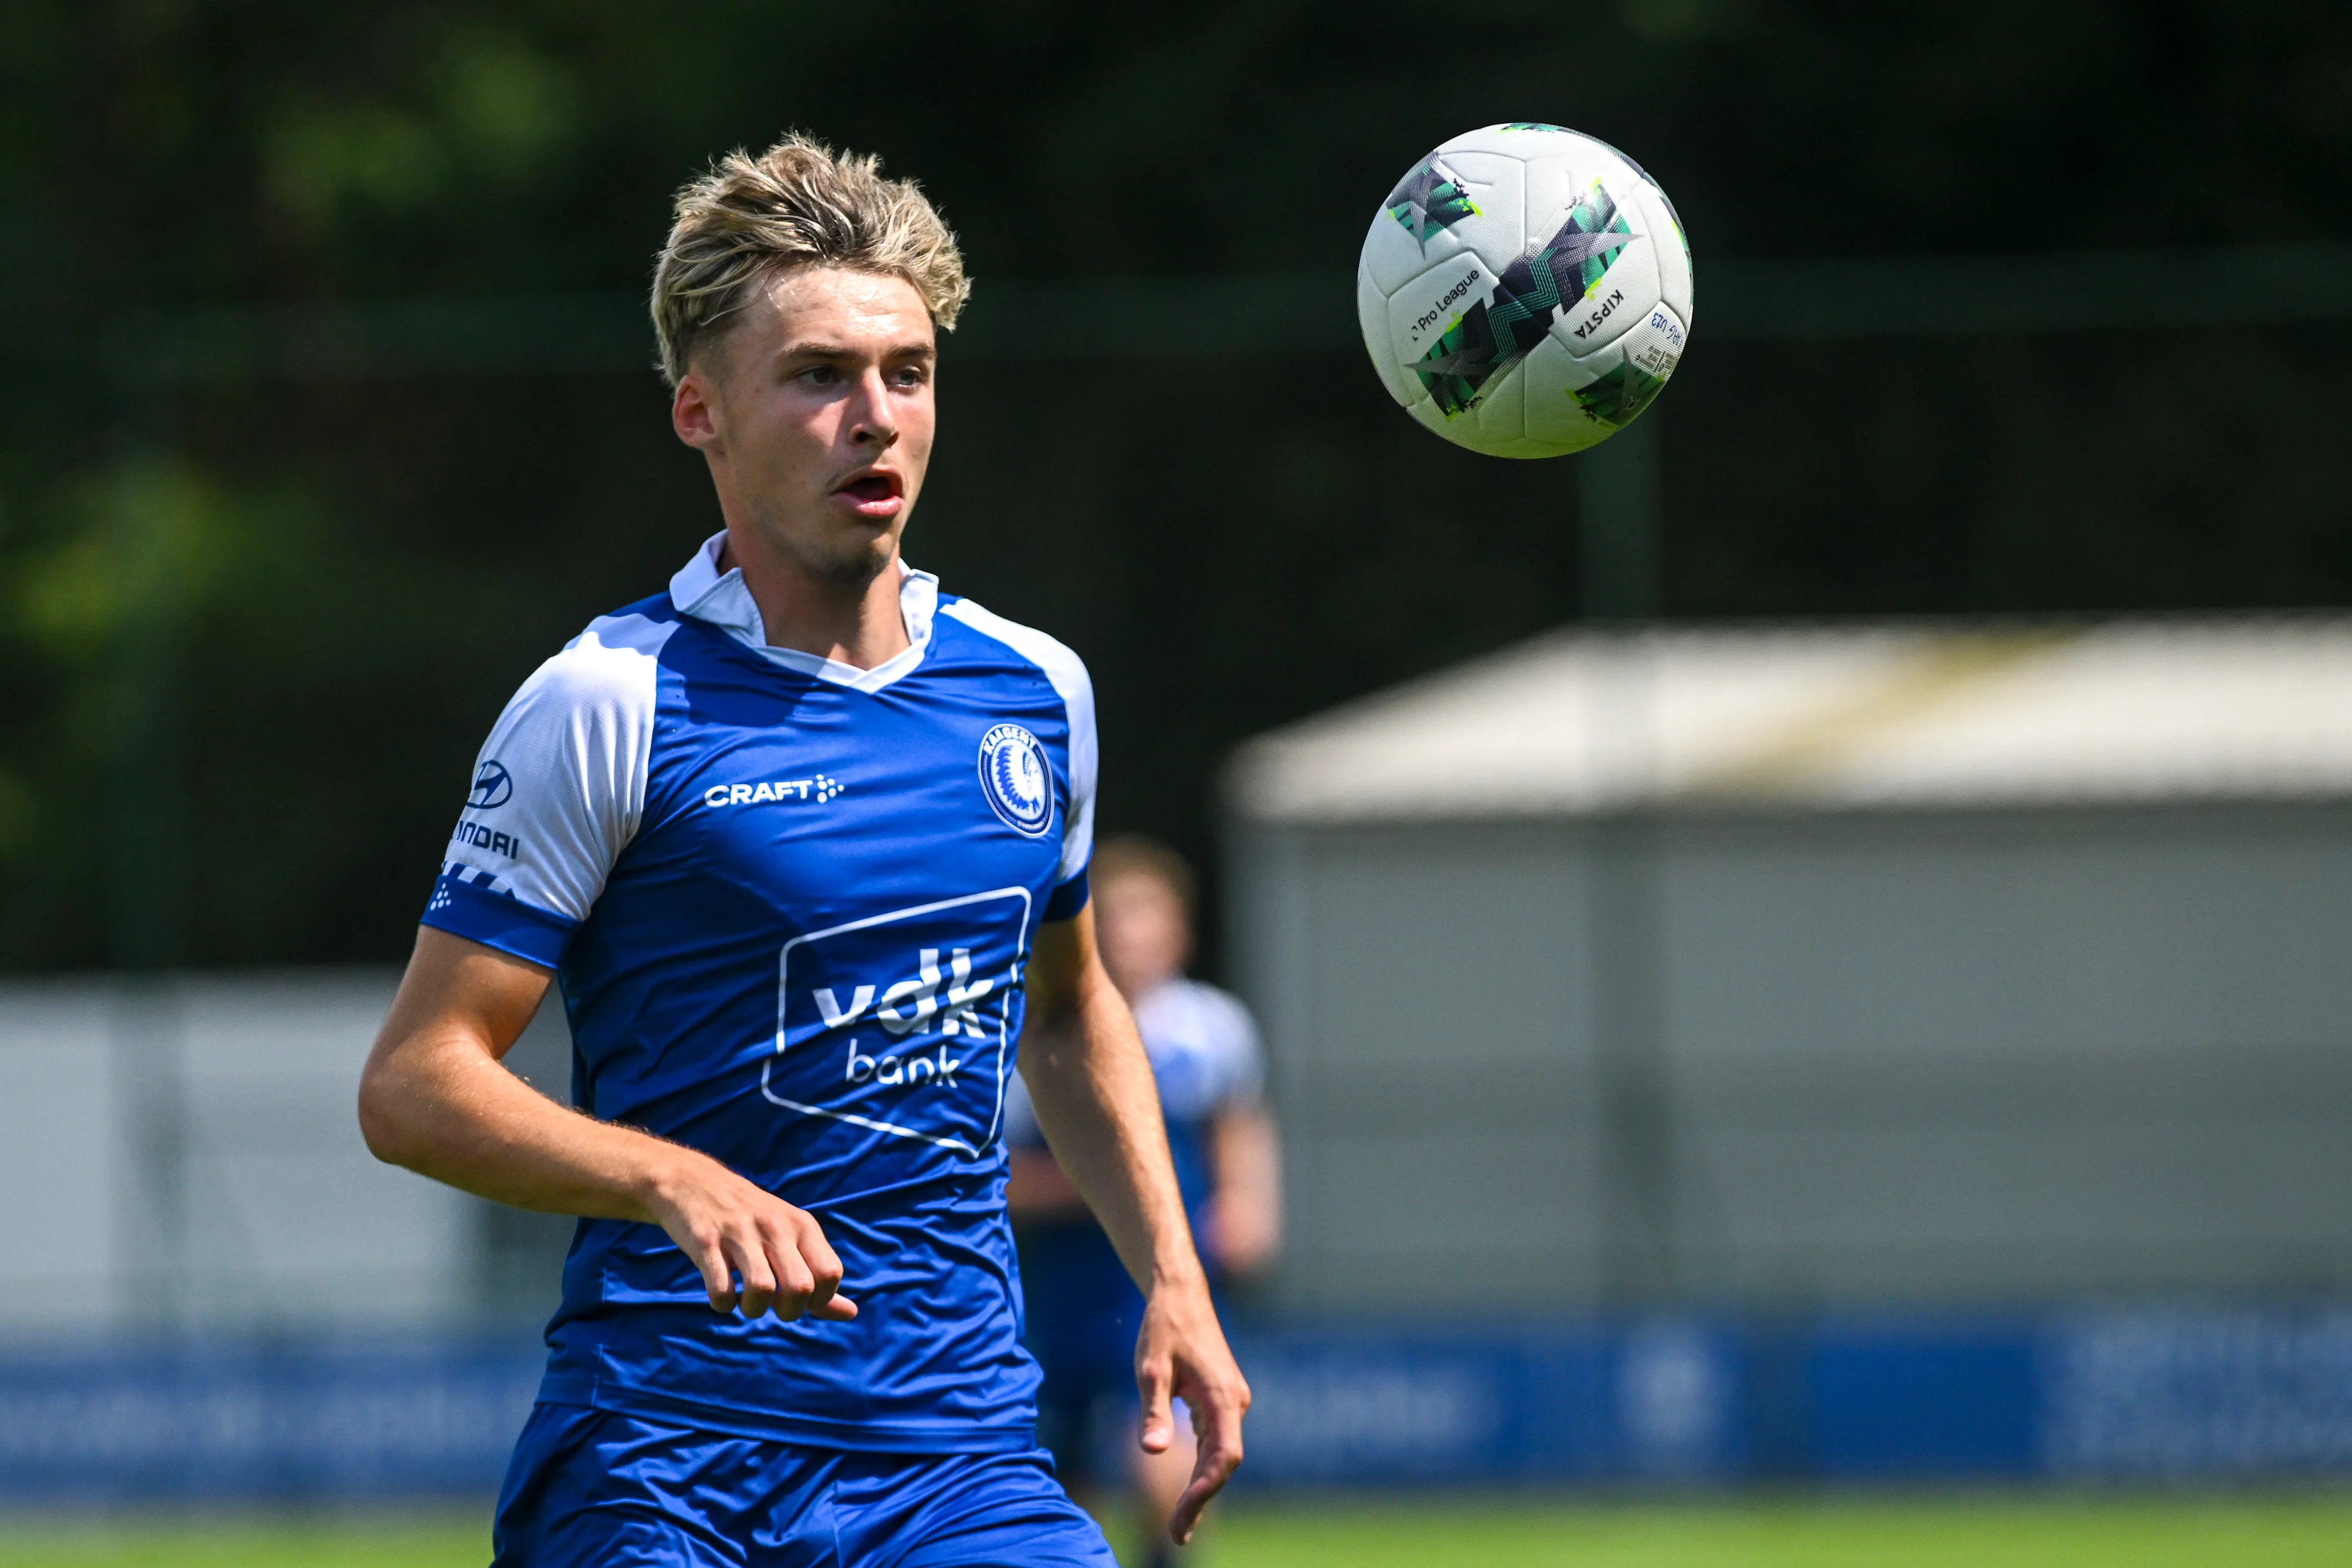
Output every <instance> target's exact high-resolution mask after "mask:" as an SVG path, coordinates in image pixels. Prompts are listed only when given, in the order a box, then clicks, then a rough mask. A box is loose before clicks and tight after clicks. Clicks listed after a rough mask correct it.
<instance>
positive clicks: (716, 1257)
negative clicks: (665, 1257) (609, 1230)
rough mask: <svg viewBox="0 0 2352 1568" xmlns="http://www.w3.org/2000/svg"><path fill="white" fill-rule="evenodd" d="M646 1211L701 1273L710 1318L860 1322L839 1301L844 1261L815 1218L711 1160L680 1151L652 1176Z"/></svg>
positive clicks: (851, 1306) (853, 1307) (852, 1306)
mask: <svg viewBox="0 0 2352 1568" xmlns="http://www.w3.org/2000/svg"><path fill="white" fill-rule="evenodd" d="M646 1206H647V1207H648V1209H649V1210H650V1211H651V1213H652V1215H653V1217H654V1219H655V1220H656V1223H657V1224H659V1225H660V1226H661V1227H662V1229H664V1230H665V1231H667V1232H668V1233H669V1238H670V1239H671V1240H672V1241H675V1242H676V1243H677V1245H678V1249H679V1250H680V1251H682V1252H684V1253H685V1254H686V1255H687V1257H688V1258H691V1259H693V1261H694V1266H695V1267H696V1268H698V1269H700V1270H701V1271H702V1288H703V1289H704V1290H706V1291H707V1292H709V1296H710V1310H712V1311H714V1312H731V1311H734V1310H737V1309H738V1308H740V1310H741V1311H742V1313H743V1316H745V1317H746V1318H757V1317H759V1316H760V1315H761V1314H762V1313H764V1312H768V1311H771V1310H772V1311H773V1312H774V1313H775V1314H776V1316H777V1317H778V1318H780V1319H782V1320H783V1321H785V1322H791V1321H793V1319H795V1318H799V1317H802V1316H803V1315H806V1316H808V1317H812V1318H822V1319H824V1320H826V1321H831V1322H847V1321H849V1320H850V1319H852V1318H854V1317H856V1316H857V1303H856V1302H855V1301H852V1300H850V1299H849V1298H848V1297H846V1296H844V1295H841V1294H839V1293H838V1292H839V1289H840V1286H841V1259H840V1258H838V1257H836V1256H835V1254H834V1250H833V1247H832V1245H831V1244H830V1243H828V1242H827V1241H826V1240H825V1239H824V1228H823V1227H822V1226H819V1225H818V1224H817V1222H816V1216H815V1215H812V1214H810V1213H809V1212H808V1211H807V1210H806V1209H797V1208H794V1207H793V1205H790V1204H788V1203H786V1202H784V1200H783V1199H782V1198H780V1197H777V1196H776V1195H775V1194H773V1193H770V1192H767V1191H764V1190H763V1189H761V1188H760V1187H757V1186H754V1185H753V1184H751V1183H750V1182H747V1181H745V1180H744V1179H743V1178H742V1177H740V1176H739V1175H737V1174H736V1173H734V1172H732V1171H730V1170H729V1169H728V1168H727V1167H726V1166H724V1165H722V1164H720V1163H719V1162H718V1161H716V1160H713V1159H711V1158H710V1157H709V1155H706V1154H698V1153H696V1152H694V1151H693V1150H691V1149H677V1150H676V1152H675V1157H674V1158H672V1159H669V1160H666V1161H663V1162H662V1163H660V1165H659V1167H658V1168H656V1170H655V1171H654V1172H652V1173H651V1180H650V1183H649V1191H648V1193H647V1195H646ZM739 1279H740V1281H741V1288H740V1289H738V1288H737V1281H738V1280H739Z"/></svg>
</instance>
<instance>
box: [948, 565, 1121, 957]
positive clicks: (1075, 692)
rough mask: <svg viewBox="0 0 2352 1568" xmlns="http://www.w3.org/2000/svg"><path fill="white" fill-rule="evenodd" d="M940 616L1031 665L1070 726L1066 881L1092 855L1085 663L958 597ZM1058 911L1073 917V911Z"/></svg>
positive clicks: (1090, 723)
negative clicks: (1059, 703)
mask: <svg viewBox="0 0 2352 1568" xmlns="http://www.w3.org/2000/svg"><path fill="white" fill-rule="evenodd" d="M942 613H943V614H946V615H950V616H954V617H955V618H956V619H957V620H960V621H961V622H963V623H964V625H966V626H971V627H972V628H973V629H974V630H977V631H980V632H982V633H984V634H985V635H987V636H989V637H994V638H995V639H996V640H997V641H999V642H1001V643H1003V645H1004V646H1005V647H1009V648H1011V649H1012V650H1013V652H1015V653H1017V654H1019V655H1020V656H1021V657H1022V658H1025V659H1027V660H1028V661H1029V662H1030V663H1032V664H1034V665H1035V666H1036V667H1037V668H1039V669H1041V670H1043V671H1044V672H1045V679H1046V680H1047V681H1048V682H1050V683H1051V684H1052V686H1053V688H1054V690H1055V694H1056V695H1058V696H1059V697H1060V698H1061V700H1062V711H1063V713H1064V714H1065V715H1066V717H1067V718H1068V720H1069V723H1070V750H1069V757H1070V763H1069V765H1070V809H1069V811H1068V812H1067V813H1066V814H1065V816H1063V819H1062V860H1061V864H1060V866H1059V867H1058V868H1055V872H1054V880H1055V882H1056V883H1062V882H1067V881H1068V880H1070V879H1072V878H1073V877H1076V875H1077V874H1078V873H1079V872H1081V871H1083V870H1085V869H1086V868H1087V861H1088V860H1090V859H1092V858H1094V853H1095V775H1096V773H1097V771H1098V770H1099V768H1100V765H1101V753H1100V752H1099V751H1098V749H1097V745H1096V742H1095V683H1094V679H1093V678H1092V677H1090V676H1089V675H1087V666H1086V661H1085V660H1083V659H1081V658H1078V656H1077V655H1076V654H1075V653H1072V652H1071V651H1070V650H1069V649H1068V648H1066V647H1063V646H1062V645H1061V644H1060V643H1059V642H1056V641H1055V639H1054V638H1052V637H1047V636H1046V635H1045V633H1044V632H1041V631H1038V630H1037V629H1036V628H1035V627H1034V626H1023V625H1021V624H1020V623H1019V622H1018V621H1008V620H1006V619H1005V618H1004V617H1003V616H1000V615H997V614H996V613H995V612H994V611H992V610H987V609H983V608H982V607H981V606H980V605H975V604H973V603H972V602H971V600H970V599H958V600H956V601H955V602H954V603H952V604H950V605H945V606H943V607H942ZM1063 913H1064V914H1066V915H1075V914H1076V913H1077V910H1065V911H1063ZM1047 918H1048V919H1055V918H1059V917H1057V916H1054V915H1048V917H1047Z"/></svg>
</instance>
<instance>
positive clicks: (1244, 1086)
mask: <svg viewBox="0 0 2352 1568" xmlns="http://www.w3.org/2000/svg"><path fill="white" fill-rule="evenodd" d="M1200 989H1201V991H1202V992H1203V993H1204V994H1203V996H1202V1012H1203V1014H1204V1015H1205V1017H1204V1020H1203V1021H1204V1023H1205V1024H1206V1025H1207V1027H1206V1028H1205V1030H1204V1031H1203V1033H1204V1034H1205V1035H1206V1036H1207V1037H1208V1039H1209V1041H1210V1042H1211V1053H1210V1054H1211V1057H1212V1059H1213V1061H1214V1062H1215V1064H1216V1070H1215V1077H1216V1093H1215V1102H1216V1105H1217V1107H1218V1108H1219V1109H1220V1110H1244V1109H1247V1108H1249V1107H1252V1106H1255V1105H1256V1104H1257V1103H1258V1102H1259V1101H1260V1100H1263V1099H1264V1098H1265V1047H1263V1046H1262V1045H1260V1044H1259V1042H1258V1036H1257V1020H1256V1019H1255V1018H1253V1017H1251V1016H1250V1011H1249V1008H1248V1007H1246V1006H1245V1005H1243V1003H1242V999H1241V998H1240V997H1238V996H1235V995H1234V994H1232V993H1231V992H1228V991H1220V990H1218V989H1217V988H1216V987H1214V986H1213V985H1202V986H1201V987H1200Z"/></svg>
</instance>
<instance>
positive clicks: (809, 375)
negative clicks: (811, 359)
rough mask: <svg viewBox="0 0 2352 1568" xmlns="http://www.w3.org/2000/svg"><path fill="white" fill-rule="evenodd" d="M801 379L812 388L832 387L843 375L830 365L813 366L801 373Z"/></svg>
mask: <svg viewBox="0 0 2352 1568" xmlns="http://www.w3.org/2000/svg"><path fill="white" fill-rule="evenodd" d="M801 379H802V380H803V381H805V382H807V383H808V384H810V385H811V386H831V385H832V384H834V383H835V382H836V381H838V380H840V379H841V375H840V373H839V372H838V371H835V369H834V368H833V366H831V365H829V364H813V365H811V366H809V367H808V369H806V370H804V371H803V372H801Z"/></svg>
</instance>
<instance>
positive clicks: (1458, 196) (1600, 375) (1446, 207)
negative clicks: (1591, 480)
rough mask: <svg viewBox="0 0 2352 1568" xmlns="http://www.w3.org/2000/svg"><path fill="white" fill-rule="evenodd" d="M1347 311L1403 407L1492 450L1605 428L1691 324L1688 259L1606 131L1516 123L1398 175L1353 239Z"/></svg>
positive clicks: (1560, 441) (1600, 436) (1649, 383)
mask: <svg viewBox="0 0 2352 1568" xmlns="http://www.w3.org/2000/svg"><path fill="white" fill-rule="evenodd" d="M1356 311H1357V315H1358V316H1359V318H1360V321H1362V324H1363V329H1364V346H1365V348H1367V349H1369V350H1370V352H1371V356H1372V365H1373V367H1374V368H1375V369H1377V370H1378V371H1379V372H1380V374H1381V384H1383V385H1385V386H1386V387H1387V388H1388V389H1389V393H1390V395H1391V396H1393V397H1394V398H1395V399H1396V400H1397V401H1398V402H1399V403H1401V404H1402V405H1404V407H1405V409H1406V410H1407V411H1408V412H1409V413H1411V414H1412V416H1413V417H1414V418H1415V419H1418V420H1420V421H1421V422H1422V423H1423V425H1426V426H1429V427H1430V428H1431V429H1432V430H1434V431H1436V432H1437V433H1438V434H1439V435H1441V436H1443V437H1445V438H1446V439H1447V440H1449V441H1452V442H1454V443H1456V444H1457V445H1460V446H1464V447H1469V448H1470V449H1471V450H1472V451H1474V452H1485V453H1487V454H1489V455H1490V456H1493V457H1497V458H1552V457H1558V456H1559V455H1560V454H1562V453H1565V452H1580V451H1582V450H1583V449H1584V448H1585V447H1591V446H1593V445H1595V444H1596V443H1599V442H1601V441H1605V440H1607V439H1608V438H1609V437H1611V436H1612V435H1613V434H1615V433H1616V432H1617V431H1618V430H1620V429H1622V428H1623V427H1624V426H1626V425H1628V424H1630V423H1631V422H1632V421H1633V416H1635V415H1638V414H1639V413H1641V412H1642V410H1643V409H1644V408H1647V407H1648V406H1649V405H1650V404H1651V402H1652V400H1653V399H1654V398H1655V397H1656V396H1657V395H1658V393H1659V392H1660V390H1661V389H1663V388H1664V386H1665V384H1666V378H1667V377H1668V376H1670V375H1672V374H1674V373H1675V363H1676V362H1677V361H1679V360H1680V359H1681V358H1682V352H1683V344H1684V343H1685V342H1686V341H1687V340H1688V338H1689V336H1690V328H1691V259H1690V246H1689V243H1688V242H1687V241H1686V240H1685V239H1684V237H1683V226H1682V221H1681V219H1679V218H1678V217H1676V216H1675V208H1674V204H1673V203H1672V202H1669V201H1668V200H1666V193H1665V192H1664V191H1663V190H1661V189H1659V188H1658V183H1657V182H1656V181H1655V180H1653V179H1652V178H1650V176H1649V175H1648V174H1646V173H1644V172H1643V169H1642V167H1641V165H1640V164H1638V163H1634V162H1633V160H1632V159H1631V158H1628V157H1626V156H1625V154H1623V153H1620V152H1618V151H1617V149H1615V148H1614V147H1612V146H1610V145H1609V144H1608V143H1607V142H1601V141H1596V140H1595V139H1593V138H1592V137H1590V136H1586V135H1582V134H1580V133H1579V132H1574V131H1569V130H1565V129H1563V128H1562V127H1560V126H1558V125H1536V124H1528V123H1522V122H1514V123H1511V124H1508V125H1489V126H1487V127H1486V129H1485V130H1483V131H1474V132H1470V134H1468V135H1467V136H1457V137H1455V138H1454V140H1453V141H1451V142H1446V143H1445V145H1444V146H1443V147H1440V148H1439V149H1437V151H1436V152H1434V153H1431V154H1430V155H1429V156H1428V157H1426V158H1423V160H1422V161H1421V162H1420V163H1415V164H1414V165H1413V166H1412V171H1411V172H1410V173H1409V174H1406V175H1405V177H1404V178H1403V179H1402V180H1400V181H1399V182H1397V187H1396V189H1395V190H1393V191H1391V192H1390V193H1389V199H1388V200H1387V201H1386V202H1384V203H1382V204H1381V210H1380V212H1379V214H1378V215H1377V216H1374V217H1373V219H1372V227H1371V232H1370V233H1369V234H1367V235H1366V236H1365V237H1364V254H1363V259H1362V260H1361V261H1360V262H1359V263H1358V264H1357V267H1356Z"/></svg>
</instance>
